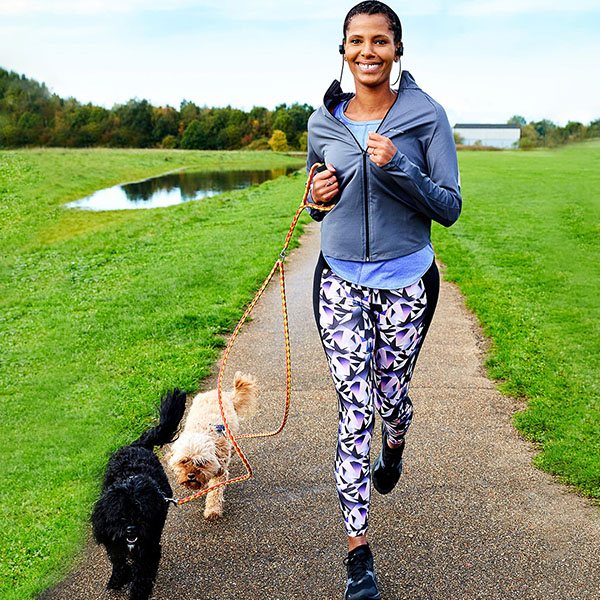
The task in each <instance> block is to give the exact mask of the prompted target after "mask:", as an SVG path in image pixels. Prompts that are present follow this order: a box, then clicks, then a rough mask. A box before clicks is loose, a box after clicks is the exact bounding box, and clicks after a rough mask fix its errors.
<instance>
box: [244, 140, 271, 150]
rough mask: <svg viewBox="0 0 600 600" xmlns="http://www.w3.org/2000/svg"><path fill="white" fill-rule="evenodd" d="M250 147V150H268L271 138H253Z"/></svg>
mask: <svg viewBox="0 0 600 600" xmlns="http://www.w3.org/2000/svg"><path fill="white" fill-rule="evenodd" d="M248 148H250V150H268V149H269V139H268V138H266V137H265V138H258V139H257V140H252V141H251V142H250V144H248Z"/></svg>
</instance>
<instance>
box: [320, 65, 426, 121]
mask: <svg viewBox="0 0 600 600" xmlns="http://www.w3.org/2000/svg"><path fill="white" fill-rule="evenodd" d="M408 88H418V86H417V84H416V83H415V80H414V79H413V76H412V75H411V74H410V73H409V72H408V71H402V76H401V77H400V85H399V86H398V93H400V92H402V91H404V90H405V89H408ZM353 97H354V94H353V93H350V92H347V93H344V91H343V90H342V86H341V84H340V82H339V81H338V80H337V79H334V81H333V83H332V84H331V85H330V86H329V88H328V89H327V91H326V92H325V97H324V98H323V104H324V105H325V108H326V109H327V110H328V111H329V112H331V111H333V109H334V108H335V107H336V106H337V105H338V104H339V103H340V102H344V101H346V100H349V99H350V98H353Z"/></svg>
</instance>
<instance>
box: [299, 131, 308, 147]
mask: <svg viewBox="0 0 600 600" xmlns="http://www.w3.org/2000/svg"><path fill="white" fill-rule="evenodd" d="M298 147H299V148H300V150H302V152H306V150H307V149H308V132H307V131H303V132H302V133H301V134H300V135H299V136H298Z"/></svg>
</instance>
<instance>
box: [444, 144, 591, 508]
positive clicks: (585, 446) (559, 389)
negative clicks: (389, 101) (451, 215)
mask: <svg viewBox="0 0 600 600" xmlns="http://www.w3.org/2000/svg"><path fill="white" fill-rule="evenodd" d="M459 162H460V167H461V174H462V180H463V186H464V187H463V190H462V191H463V195H464V199H465V203H464V211H463V215H462V216H461V218H460V219H459V221H458V222H457V223H456V225H455V226H453V227H452V228H450V229H448V230H443V229H442V228H441V227H437V228H436V229H435V234H434V243H435V247H436V251H437V252H438V255H439V256H440V257H441V259H442V260H443V261H444V262H445V263H446V264H447V265H448V268H447V278H449V279H451V280H453V281H456V282H457V283H458V285H459V287H460V289H461V291H462V292H463V293H464V294H465V295H466V297H467V303H468V306H469V307H470V308H471V309H472V310H473V311H474V312H475V313H476V314H477V315H478V317H479V320H480V322H481V323H482V324H483V326H484V328H485V332H486V334H487V335H488V336H490V337H491V338H492V347H491V352H490V357H489V360H488V361H487V364H488V367H489V373H490V375H491V376H492V377H493V378H495V379H498V380H500V381H501V382H502V383H501V386H500V387H501V389H502V390H503V391H505V392H507V393H509V394H512V395H514V396H516V397H518V398H522V399H523V400H526V401H527V410H523V411H522V412H520V413H518V414H517V415H516V416H515V424H516V425H517V426H518V428H519V429H520V430H521V431H522V432H523V433H524V434H526V435H527V436H528V437H529V438H530V439H532V440H535V441H536V442H539V447H540V450H541V451H542V452H541V453H540V454H539V455H538V456H537V457H536V460H535V462H536V464H537V465H538V466H540V467H541V468H543V469H545V470H547V471H549V472H551V473H554V474H556V475H558V476H559V477H560V478H561V479H562V480H563V481H564V482H566V483H569V484H572V485H575V486H577V488H578V489H579V490H580V491H581V492H582V493H583V494H585V495H587V496H590V497H593V498H596V499H599V498H600V394H599V381H598V374H599V372H600V370H599V357H600V299H599V293H600V289H599V287H598V285H599V282H600V193H599V192H598V190H599V189H600V142H598V141H596V142H591V143H588V144H585V145H578V146H567V147H564V148H562V149H560V150H556V151H533V152H529V153H528V152H519V151H514V152H512V151H511V152H493V153H487V152H463V153H460V155H459ZM524 408H525V406H524Z"/></svg>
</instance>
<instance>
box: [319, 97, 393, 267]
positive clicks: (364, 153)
mask: <svg viewBox="0 0 600 600" xmlns="http://www.w3.org/2000/svg"><path fill="white" fill-rule="evenodd" d="M399 97H400V88H398V94H397V95H396V99H395V100H394V101H393V102H392V105H391V106H390V107H389V108H388V109H387V112H386V113H385V115H384V117H383V119H381V123H379V127H377V129H376V130H375V133H379V130H380V129H381V126H382V125H383V122H384V121H385V119H386V117H387V116H388V114H389V113H390V111H391V110H392V107H393V106H394V104H396V102H397V101H398V98H399ZM325 112H326V113H327V114H328V115H329V116H330V117H331V118H332V119H333V120H334V121H336V123H340V124H341V125H343V126H344V127H345V128H346V130H347V131H348V133H349V134H350V135H351V136H352V139H353V140H354V141H355V142H356V145H357V146H358V149H359V150H360V152H361V154H362V158H363V200H364V205H365V237H366V239H365V242H366V249H365V255H366V256H365V261H366V262H370V261H371V248H370V240H369V194H368V190H369V188H368V185H367V151H366V150H365V149H364V148H363V147H362V146H361V145H360V144H359V143H358V140H357V139H356V137H355V136H354V134H353V133H352V131H350V128H349V127H348V126H347V125H346V123H344V122H343V121H339V120H338V119H336V118H335V117H334V116H333V115H332V114H331V113H330V112H329V111H328V110H326V111H325Z"/></svg>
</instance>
